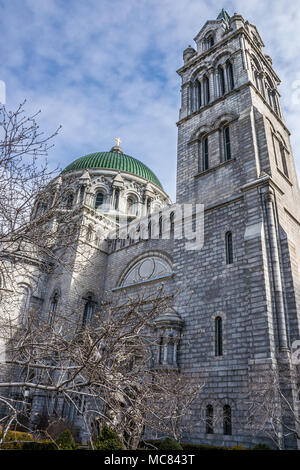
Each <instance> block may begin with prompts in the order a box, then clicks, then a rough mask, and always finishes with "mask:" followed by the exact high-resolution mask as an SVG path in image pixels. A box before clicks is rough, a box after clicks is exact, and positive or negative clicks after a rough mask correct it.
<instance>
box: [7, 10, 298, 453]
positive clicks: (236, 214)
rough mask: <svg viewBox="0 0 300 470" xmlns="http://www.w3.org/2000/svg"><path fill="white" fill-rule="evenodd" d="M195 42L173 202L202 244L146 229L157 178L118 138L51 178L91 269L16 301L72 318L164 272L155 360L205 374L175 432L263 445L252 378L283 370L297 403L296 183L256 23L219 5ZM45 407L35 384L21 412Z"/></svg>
mask: <svg viewBox="0 0 300 470" xmlns="http://www.w3.org/2000/svg"><path fill="white" fill-rule="evenodd" d="M194 42H195V45H194V47H192V46H188V47H187V49H185V50H184V52H183V65H182V66H181V68H180V69H179V70H178V71H177V73H178V74H179V76H180V77H181V107H180V110H179V119H178V122H177V127H178V153H177V191H176V205H177V206H178V205H179V206H180V205H184V204H186V205H190V206H191V207H193V208H195V207H196V206H197V205H203V206H204V213H203V219H204V223H203V232H204V233H203V236H204V238H203V246H201V248H199V249H194V250H192V249H191V250H189V249H187V247H186V241H185V240H184V239H183V238H181V237H176V236H174V234H173V236H171V237H164V236H163V232H164V230H163V229H160V230H158V236H155V237H154V236H151V233H150V235H149V225H147V223H144V224H143V223H142V221H146V222H147V220H148V217H149V215H151V214H160V213H162V212H164V213H165V214H167V215H168V218H169V219H168V220H169V223H168V224H167V225H168V227H169V228H170V232H172V227H173V228H174V220H173V219H172V217H174V213H173V212H172V211H173V207H174V206H173V205H172V202H171V200H170V198H169V196H168V195H167V194H166V192H165V191H164V188H163V187H162V185H161V183H160V181H159V179H158V177H157V176H156V175H155V174H154V173H153V172H152V171H151V169H149V168H148V167H147V166H146V165H145V164H143V163H142V162H141V161H140V160H138V159H136V158H134V157H132V156H129V155H127V154H126V153H125V152H124V151H123V150H122V148H121V145H120V144H121V142H120V140H119V139H116V145H115V146H114V147H113V148H112V149H111V150H110V151H102V152H96V153H93V154H89V155H85V156H83V157H80V158H78V159H77V160H75V161H73V162H72V163H70V164H69V165H68V166H67V167H66V168H65V169H64V170H63V172H62V173H61V174H60V176H59V177H58V178H57V182H58V184H59V185H60V187H61V189H62V191H63V193H64V194H65V195H66V200H67V202H66V210H68V211H72V210H74V208H78V207H79V206H80V207H82V214H83V215H82V219H81V220H82V224H84V226H85V227H86V237H87V243H88V244H89V246H90V247H91V249H92V250H94V251H95V252H96V253H97V254H96V259H97V262H96V263H95V265H94V271H91V270H90V271H88V272H87V270H85V269H84V267H83V268H82V272H81V271H80V270H79V271H78V270H76V272H75V271H74V273H72V272H71V273H66V274H63V275H61V276H57V275H53V274H51V273H49V274H47V273H44V274H43V276H42V277H41V278H40V283H39V285H38V286H36V287H35V288H34V289H33V288H32V286H31V284H30V278H29V277H30V276H29V277H28V278H27V279H26V278H24V277H23V278H21V277H18V276H16V277H15V282H16V283H17V284H18V285H19V286H21V287H22V288H23V295H24V296H25V297H26V302H25V304H26V305H27V306H28V305H30V304H32V303H33V302H34V304H35V306H38V308H39V309H40V310H41V312H44V313H45V314H46V312H49V311H50V312H52V313H55V310H56V308H57V306H58V305H60V307H63V308H64V309H65V310H68V309H69V310H70V311H71V310H72V309H75V308H78V306H79V307H80V309H81V312H82V316H83V321H86V319H87V318H88V317H89V316H91V315H92V314H93V308H94V307H93V306H94V305H96V304H97V303H99V302H100V300H101V299H102V298H103V297H104V295H105V293H109V295H110V296H111V297H113V296H116V295H118V293H119V292H120V291H122V292H124V291H125V292H128V293H129V294H130V295H131V296H134V294H135V293H137V292H152V291H153V292H154V291H155V290H156V289H157V286H158V285H159V284H160V283H161V282H164V286H165V289H166V291H167V292H170V293H172V292H176V296H174V298H173V304H172V306H171V307H170V309H168V310H167V311H166V312H165V313H164V314H161V315H160V317H159V318H158V319H157V322H156V331H157V335H158V337H159V338H160V340H161V349H162V351H161V354H160V355H159V357H158V358H157V359H156V361H157V362H158V363H159V366H160V367H161V368H164V367H166V368H172V367H173V368H176V369H178V370H180V371H184V372H185V374H188V375H190V376H192V377H193V380H196V381H197V380H199V382H200V381H202V380H205V382H206V386H205V387H204V388H203V390H202V391H201V395H200V396H199V398H198V401H197V403H196V404H195V406H194V408H195V410H194V419H195V426H194V427H193V429H192V431H191V432H190V434H189V435H188V436H185V440H186V441H187V442H193V443H195V444H208V445H216V446H234V445H237V444H238V445H243V446H246V447H251V446H254V445H255V444H257V443H259V442H265V443H267V444H269V445H271V446H272V445H273V443H272V441H271V440H270V439H268V437H267V436H265V437H262V436H256V435H255V434H253V433H251V432H250V431H249V429H248V427H247V426H248V418H249V416H248V408H249V407H248V402H247V400H248V396H249V390H250V388H251V387H252V386H253V383H255V380H257V378H259V377H264V376H265V375H267V374H268V371H270V370H272V371H275V373H276V376H277V377H278V378H279V380H280V377H281V374H282V371H283V370H284V371H285V372H286V371H289V373H290V377H291V379H290V382H289V384H288V385H286V389H287V392H286V393H287V394H288V396H289V400H290V403H291V404H292V407H293V409H294V410H296V411H295V413H296V414H298V400H299V395H298V392H297V386H298V383H297V380H295V379H294V375H295V374H294V373H293V371H294V368H295V365H294V364H293V361H292V352H293V346H292V345H293V343H294V342H295V341H297V340H299V339H300V230H299V228H300V193H299V187H298V181H297V175H296V169H295V163H294V159H293V155H292V149H291V144H290V132H289V130H288V128H287V126H286V123H285V119H284V116H283V114H282V109H281V103H280V94H279V92H278V85H279V84H280V79H279V77H278V75H277V74H276V72H275V70H274V69H273V66H272V59H271V57H270V56H268V55H267V54H266V53H265V51H264V43H263V41H262V38H261V37H260V34H259V32H258V30H257V28H256V27H255V25H253V24H251V23H249V22H248V21H246V20H245V19H244V18H243V17H242V16H241V15H240V14H237V13H235V14H234V15H233V16H230V15H229V14H228V13H227V12H226V11H225V10H222V11H221V13H220V14H219V16H218V17H217V19H215V20H209V21H206V23H205V24H204V26H203V27H202V28H201V30H200V32H199V33H198V34H197V35H196V37H195V38H194ZM107 150H108V149H107ZM174 165H175V161H174ZM39 210H41V207H40V206H39V204H38V203H37V206H36V207H35V208H34V211H39ZM193 210H194V209H193ZM124 221H127V223H132V222H136V221H140V222H141V223H140V225H139V230H140V236H139V237H131V236H128V235H126V236H121V231H120V230H119V231H118V232H117V233H118V236H115V234H116V224H117V225H118V226H119V227H124ZM152 231H153V227H152ZM73 256H74V262H75V258H76V257H77V253H76V249H74V251H73ZM32 266H33V265H32V263H31V265H30V268H29V270H28V272H30V271H31V270H32V269H33V267H32ZM34 269H36V268H34ZM22 305H23V307H24V302H23V304H22ZM170 345H171V349H170ZM170 351H171V352H170ZM42 406H43V403H42V400H41V399H40V398H39V397H38V396H37V398H35V396H33V397H32V413H39V412H41V407H42ZM278 413H279V414H280V413H282V414H284V411H282V410H279V411H278ZM203 416H204V418H205V419H202V418H203ZM214 416H221V417H222V416H223V420H222V419H219V420H214V419H213V417H214ZM283 419H284V417H283ZM289 419H290V420H291V418H290V417H289ZM279 421H280V420H279ZM295 421H296V420H295ZM291 426H297V423H292V424H291ZM82 439H83V440H84V437H82ZM281 440H282V445H281V447H282V448H285V449H297V446H298V441H297V439H296V437H295V434H294V433H285V432H284V430H282V433H281Z"/></svg>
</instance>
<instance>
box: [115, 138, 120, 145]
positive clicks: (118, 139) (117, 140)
mask: <svg viewBox="0 0 300 470" xmlns="http://www.w3.org/2000/svg"><path fill="white" fill-rule="evenodd" d="M115 141H116V142H117V147H120V143H121V139H120V137H117V138H116V139H115Z"/></svg>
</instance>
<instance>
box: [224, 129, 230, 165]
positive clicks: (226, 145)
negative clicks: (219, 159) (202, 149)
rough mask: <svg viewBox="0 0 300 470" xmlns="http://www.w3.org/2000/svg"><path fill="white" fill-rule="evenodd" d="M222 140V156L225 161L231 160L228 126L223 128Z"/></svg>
mask: <svg viewBox="0 0 300 470" xmlns="http://www.w3.org/2000/svg"><path fill="white" fill-rule="evenodd" d="M223 140H224V157H225V159H224V160H225V161H228V160H231V142H230V130H229V126H226V127H224V129H223Z"/></svg>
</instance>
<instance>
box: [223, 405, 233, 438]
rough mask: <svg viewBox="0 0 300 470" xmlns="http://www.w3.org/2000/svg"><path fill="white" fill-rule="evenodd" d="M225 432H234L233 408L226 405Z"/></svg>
mask: <svg viewBox="0 0 300 470" xmlns="http://www.w3.org/2000/svg"><path fill="white" fill-rule="evenodd" d="M223 432H224V434H225V435H227V436H231V434H232V422H231V408H230V406H229V405H225V406H224V408H223Z"/></svg>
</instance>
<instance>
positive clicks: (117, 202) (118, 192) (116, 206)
mask: <svg viewBox="0 0 300 470" xmlns="http://www.w3.org/2000/svg"><path fill="white" fill-rule="evenodd" d="M119 196H120V191H119V190H118V189H116V191H115V210H118V209H119Z"/></svg>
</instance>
